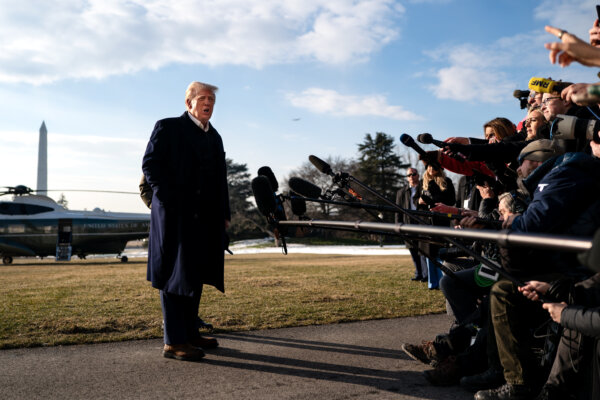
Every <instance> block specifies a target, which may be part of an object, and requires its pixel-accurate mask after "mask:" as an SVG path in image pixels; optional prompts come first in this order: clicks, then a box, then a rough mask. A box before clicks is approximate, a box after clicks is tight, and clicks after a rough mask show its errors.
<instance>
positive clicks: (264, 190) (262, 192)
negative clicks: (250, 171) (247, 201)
mask: <svg viewBox="0 0 600 400" xmlns="http://www.w3.org/2000/svg"><path fill="white" fill-rule="evenodd" d="M252 193H253V194H254V200H255V201H256V206H257V207H258V211H260V213H261V214H262V215H264V216H265V217H267V218H269V217H270V216H271V215H272V214H274V213H275V210H276V208H277V204H276V203H275V196H273V189H272V188H271V184H270V183H269V179H268V178H267V177H266V176H262V175H260V176H257V177H256V178H254V179H252Z"/></svg>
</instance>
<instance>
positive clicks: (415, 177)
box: [406, 168, 419, 187]
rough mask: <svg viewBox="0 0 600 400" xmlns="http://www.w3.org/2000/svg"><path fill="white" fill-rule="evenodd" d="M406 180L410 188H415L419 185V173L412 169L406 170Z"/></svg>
mask: <svg viewBox="0 0 600 400" xmlns="http://www.w3.org/2000/svg"><path fill="white" fill-rule="evenodd" d="M406 178H407V179H408V184H409V185H410V186H411V187H412V186H417V184H418V183H419V173H418V172H417V170H416V169H414V168H410V169H409V170H408V174H407V175H406Z"/></svg>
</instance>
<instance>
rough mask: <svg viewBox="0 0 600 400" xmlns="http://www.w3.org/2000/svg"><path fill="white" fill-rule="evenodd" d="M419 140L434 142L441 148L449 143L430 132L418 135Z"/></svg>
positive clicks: (426, 142) (428, 142)
mask: <svg viewBox="0 0 600 400" xmlns="http://www.w3.org/2000/svg"><path fill="white" fill-rule="evenodd" d="M417 140H418V141H419V142H421V143H423V144H433V145H435V146H437V147H441V148H444V147H446V146H447V145H448V144H447V143H444V142H442V141H441V140H436V139H434V138H433V136H431V134H430V133H421V134H420V135H418V136H417Z"/></svg>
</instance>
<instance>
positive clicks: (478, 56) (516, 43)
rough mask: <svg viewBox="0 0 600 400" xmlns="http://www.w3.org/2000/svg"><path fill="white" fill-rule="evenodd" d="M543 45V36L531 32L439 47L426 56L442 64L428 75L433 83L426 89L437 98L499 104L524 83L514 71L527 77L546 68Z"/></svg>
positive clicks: (545, 55)
mask: <svg viewBox="0 0 600 400" xmlns="http://www.w3.org/2000/svg"><path fill="white" fill-rule="evenodd" d="M543 43H544V37H543V35H542V34H541V33H539V32H534V33H528V34H527V33H526V34H518V35H515V36H512V37H504V38H500V39H499V40H497V41H495V42H493V43H489V44H487V45H485V46H484V45H475V44H462V45H459V46H453V47H448V46H442V47H440V48H439V49H437V50H434V51H432V52H429V53H428V55H429V56H430V57H431V58H432V59H433V60H434V61H437V62H440V63H444V64H446V65H445V66H443V67H441V68H439V69H437V70H435V71H434V72H433V73H432V74H433V75H434V76H435V78H436V79H437V82H436V83H435V84H434V85H430V86H429V90H431V91H432V92H433V93H434V95H435V96H436V97H438V98H440V99H451V100H458V101H477V102H483V103H491V104H496V103H500V102H502V101H504V100H506V99H507V98H510V96H511V94H512V92H513V91H514V90H515V89H517V88H520V87H523V85H525V84H526V82H521V81H518V80H517V79H516V78H515V75H514V72H515V70H516V69H518V68H521V69H527V70H528V73H531V75H530V76H535V75H536V74H539V73H540V70H545V69H547V66H548V65H549V64H548V65H547V64H546V63H547V54H546V50H545V49H544V47H543ZM529 71H530V72H529Z"/></svg>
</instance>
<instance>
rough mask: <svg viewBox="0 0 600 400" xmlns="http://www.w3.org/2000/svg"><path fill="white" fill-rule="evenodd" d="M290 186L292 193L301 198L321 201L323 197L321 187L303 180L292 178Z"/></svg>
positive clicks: (289, 182)
mask: <svg viewBox="0 0 600 400" xmlns="http://www.w3.org/2000/svg"><path fill="white" fill-rule="evenodd" d="M288 185H289V186H290V189H291V190H292V192H294V193H297V194H299V195H300V196H303V197H309V198H312V199H319V198H321V197H323V196H322V195H321V188H320V187H318V186H317V185H315V184H313V183H310V182H309V181H306V180H304V179H302V178H296V177H291V178H290V180H289V181H288Z"/></svg>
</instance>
